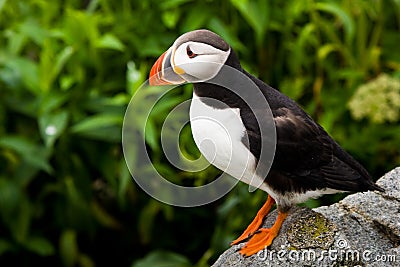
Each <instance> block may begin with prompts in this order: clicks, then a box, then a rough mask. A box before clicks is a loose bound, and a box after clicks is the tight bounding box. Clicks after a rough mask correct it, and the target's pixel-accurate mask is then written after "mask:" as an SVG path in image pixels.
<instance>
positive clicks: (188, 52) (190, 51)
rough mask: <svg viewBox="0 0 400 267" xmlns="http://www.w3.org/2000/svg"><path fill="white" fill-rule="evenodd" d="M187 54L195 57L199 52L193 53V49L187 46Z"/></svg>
mask: <svg viewBox="0 0 400 267" xmlns="http://www.w3.org/2000/svg"><path fill="white" fill-rule="evenodd" d="M186 54H187V56H188V57H189V58H195V57H197V54H195V53H193V51H192V50H190V47H189V46H186Z"/></svg>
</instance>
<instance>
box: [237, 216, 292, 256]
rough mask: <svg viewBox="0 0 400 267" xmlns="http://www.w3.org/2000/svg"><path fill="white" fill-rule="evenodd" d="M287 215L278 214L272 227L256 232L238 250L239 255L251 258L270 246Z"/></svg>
mask: <svg viewBox="0 0 400 267" xmlns="http://www.w3.org/2000/svg"><path fill="white" fill-rule="evenodd" d="M286 217H287V213H281V212H279V213H278V218H277V219H276V221H275V223H274V225H273V226H272V227H271V228H268V229H265V228H263V229H260V230H259V231H257V232H256V233H255V234H254V235H253V237H252V238H251V239H250V240H249V242H247V244H246V245H245V246H244V247H243V248H242V249H240V251H239V253H240V254H242V255H244V256H251V255H253V254H255V253H257V252H258V251H260V250H263V249H265V248H266V247H268V246H270V245H271V244H272V241H273V240H274V239H275V237H276V236H277V235H278V233H279V230H280V228H281V226H282V223H283V221H284V220H285V219H286Z"/></svg>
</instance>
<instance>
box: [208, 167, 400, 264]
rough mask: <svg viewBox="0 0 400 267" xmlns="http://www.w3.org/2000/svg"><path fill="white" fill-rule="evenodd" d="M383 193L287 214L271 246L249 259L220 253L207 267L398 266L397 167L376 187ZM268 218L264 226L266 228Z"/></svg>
mask: <svg viewBox="0 0 400 267" xmlns="http://www.w3.org/2000/svg"><path fill="white" fill-rule="evenodd" d="M377 184H378V185H380V186H381V187H382V188H384V189H385V193H380V192H370V191H369V192H364V193H357V194H353V195H349V196H347V197H346V198H344V199H343V200H342V201H340V202H339V203H336V204H333V205H331V206H324V207H319V208H316V209H313V210H310V209H307V208H299V207H295V208H292V209H291V211H290V214H289V216H288V217H287V219H286V220H285V222H284V223H283V225H282V228H281V231H280V233H279V235H278V236H277V237H276V238H275V240H274V242H273V243H272V245H271V246H270V247H268V248H265V249H264V250H262V251H260V252H258V253H257V254H255V255H252V256H250V257H243V256H242V255H241V254H239V253H238V250H239V249H240V248H241V247H243V246H244V245H245V243H241V244H238V245H235V246H232V247H231V248H229V249H228V250H227V251H225V252H224V253H223V254H222V255H221V256H220V257H219V259H218V260H217V261H216V262H215V263H214V265H212V267H230V266H248V267H259V266H367V267H375V266H376V267H378V266H400V216H399V215H400V167H399V168H396V169H394V170H392V171H391V172H389V173H387V174H386V175H385V176H383V177H382V178H381V179H379V180H378V182H377ZM276 216H277V212H276V210H275V211H273V212H271V213H270V214H269V215H268V216H267V218H266V219H265V222H264V224H263V227H264V228H268V227H271V226H272V224H273V223H274V221H275V218H276Z"/></svg>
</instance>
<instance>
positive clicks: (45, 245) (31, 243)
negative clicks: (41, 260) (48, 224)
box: [24, 237, 55, 256]
mask: <svg viewBox="0 0 400 267" xmlns="http://www.w3.org/2000/svg"><path fill="white" fill-rule="evenodd" d="M24 245H25V247H26V248H27V249H29V250H31V251H33V252H35V253H36V254H38V255H40V256H50V255H53V254H54V252H55V250H54V247H53V245H52V244H51V243H50V241H49V240H47V239H45V238H43V237H31V238H29V239H28V240H26V241H25V243H24Z"/></svg>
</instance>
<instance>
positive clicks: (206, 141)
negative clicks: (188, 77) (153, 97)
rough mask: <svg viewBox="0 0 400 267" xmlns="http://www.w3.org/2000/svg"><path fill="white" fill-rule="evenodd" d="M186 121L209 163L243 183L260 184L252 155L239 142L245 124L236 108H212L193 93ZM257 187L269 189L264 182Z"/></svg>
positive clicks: (243, 134)
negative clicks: (188, 116)
mask: <svg viewBox="0 0 400 267" xmlns="http://www.w3.org/2000/svg"><path fill="white" fill-rule="evenodd" d="M190 123H191V128H192V134H193V139H194V141H195V143H196V145H197V147H198V148H199V150H200V152H201V153H202V154H203V155H204V157H205V158H206V159H207V160H208V161H209V162H210V163H211V164H213V165H214V166H216V167H217V168H219V169H220V170H222V171H224V172H226V173H228V174H230V175H231V176H233V177H235V178H236V179H239V180H241V181H243V182H245V183H247V184H251V185H253V186H256V187H257V186H259V185H260V184H261V183H260V177H258V176H256V174H255V171H254V169H255V162H256V159H255V157H254V156H253V154H251V152H250V151H249V150H248V149H247V147H246V146H245V145H244V144H243V142H242V138H243V136H245V132H246V128H245V127H244V125H243V123H242V120H241V118H240V115H239V109H232V108H226V109H215V108H213V107H211V106H208V105H206V104H204V103H203V102H202V101H201V100H200V98H199V97H198V96H197V95H196V94H195V93H193V98H192V103H191V106H190ZM260 189H262V190H264V191H267V192H268V191H270V190H268V189H267V187H266V185H265V184H262V185H261V187H260Z"/></svg>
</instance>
